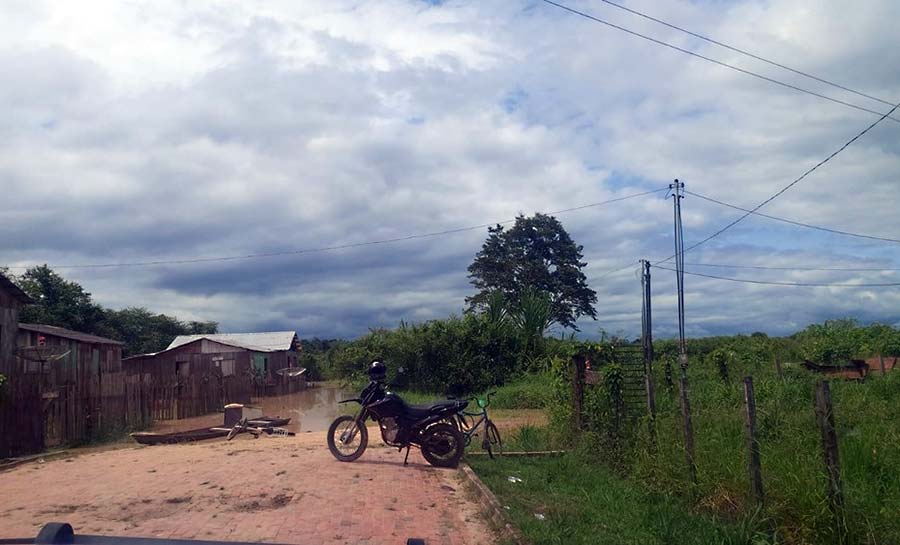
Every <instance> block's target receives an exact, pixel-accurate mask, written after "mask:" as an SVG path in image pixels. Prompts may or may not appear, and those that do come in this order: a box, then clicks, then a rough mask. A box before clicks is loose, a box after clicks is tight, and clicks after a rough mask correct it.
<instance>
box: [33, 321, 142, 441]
mask: <svg viewBox="0 0 900 545" xmlns="http://www.w3.org/2000/svg"><path fill="white" fill-rule="evenodd" d="M16 340H17V344H18V350H19V357H17V358H16V359H17V360H18V363H17V370H18V373H20V374H21V376H22V377H23V378H25V379H26V380H29V381H30V382H31V383H32V384H37V385H38V386H39V388H40V392H41V399H42V411H41V412H42V420H43V423H42V427H43V436H44V446H45V447H55V446H58V445H61V444H64V443H78V442H84V441H90V440H92V439H96V438H98V437H103V436H106V435H109V434H112V433H114V432H117V431H121V430H123V429H125V428H127V427H139V426H140V425H142V424H143V423H144V420H145V418H144V417H143V416H142V415H140V408H139V407H132V409H134V410H135V411H137V412H138V415H137V416H135V415H132V418H130V419H129V418H128V413H129V411H128V409H127V407H126V400H125V384H124V378H125V377H124V374H123V373H122V343H121V342H119V341H116V340H113V339H107V338H105V337H99V336H97V335H90V334H87V333H81V332H79V331H72V330H70V329H65V328H62V327H55V326H50V325H43V324H22V323H20V324H19V330H18V336H17V339H16ZM33 347H45V348H50V350H49V351H47V354H48V355H49V357H40V358H34V357H31V356H27V357H26V351H27V349H28V348H33ZM132 412H133V411H132Z"/></svg>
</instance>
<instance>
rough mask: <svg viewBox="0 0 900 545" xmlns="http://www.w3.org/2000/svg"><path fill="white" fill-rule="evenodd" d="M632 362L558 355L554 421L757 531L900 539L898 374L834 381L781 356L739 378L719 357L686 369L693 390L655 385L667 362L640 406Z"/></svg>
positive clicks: (609, 354) (665, 488)
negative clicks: (631, 397) (633, 398)
mask: <svg viewBox="0 0 900 545" xmlns="http://www.w3.org/2000/svg"><path fill="white" fill-rule="evenodd" d="M629 348H630V347H629ZM629 358H631V355H630V354H629V349H624V350H623V349H615V348H612V347H598V348H595V349H593V350H592V351H591V350H589V351H584V350H582V351H581V352H579V353H578V354H577V355H575V356H573V357H571V358H570V359H568V360H563V359H559V360H558V361H556V362H555V363H554V377H555V388H554V392H555V398H556V401H557V403H556V404H555V408H553V409H551V413H552V414H551V419H552V420H553V422H554V424H555V428H556V429H567V430H572V434H573V435H575V436H577V437H579V439H580V442H582V443H583V444H586V445H587V446H589V447H590V450H591V451H592V452H594V453H596V456H598V458H599V459H600V460H601V461H602V462H604V463H607V464H610V465H612V466H613V467H615V468H617V469H619V470H620V471H623V472H625V473H627V474H629V475H631V476H633V477H634V478H636V479H639V480H641V481H643V482H646V483H647V484H648V486H650V487H651V488H653V489H656V490H658V491H661V492H665V493H670V494H673V495H679V496H684V497H688V498H690V500H691V501H693V502H695V504H696V505H697V506H698V508H700V509H701V510H706V511H709V512H712V513H714V514H717V515H720V516H726V517H728V518H731V519H743V520H747V521H749V522H750V523H752V524H754V525H756V526H758V528H759V530H760V532H761V535H764V534H768V535H769V536H770V537H771V536H773V535H778V536H779V538H780V539H781V540H784V539H787V540H788V541H789V542H801V543H805V542H814V543H820V542H821V543H825V542H829V543H882V542H900V489H898V487H897V486H896V485H895V483H897V482H900V467H898V466H897V464H896V463H895V456H896V448H897V447H896V445H897V444H898V442H900V419H898V418H896V412H895V409H896V406H897V404H898V403H900V373H889V374H887V376H873V377H870V378H868V379H867V380H866V381H865V382H860V381H856V382H850V381H836V382H829V381H827V380H821V379H817V377H815V376H814V375H812V374H810V373H808V372H806V371H803V370H800V369H794V368H787V369H785V368H784V367H783V366H782V365H781V364H780V362H779V364H778V365H776V366H772V368H771V369H770V368H769V367H768V366H766V367H761V366H758V365H757V366H750V367H749V368H746V369H741V371H743V372H742V373H741V374H740V375H736V376H741V375H743V376H744V377H743V379H742V380H734V379H733V378H730V377H731V376H732V375H734V371H736V369H727V365H728V364H727V363H720V362H718V361H717V360H718V358H714V359H713V363H714V364H713V365H696V366H694V367H692V368H691V369H689V370H688V375H689V378H690V381H689V382H690V385H691V386H690V389H689V390H686V389H683V388H681V387H679V388H677V390H678V391H674V390H673V389H664V390H663V391H661V392H660V393H655V392H654V388H653V386H654V383H656V382H660V383H662V382H663V381H664V380H665V369H662V370H660V369H657V370H656V372H655V373H654V372H653V370H652V365H648V366H647V367H646V369H649V370H650V375H649V376H647V375H645V376H644V377H642V378H648V379H650V380H645V381H643V383H644V401H645V404H644V406H643V410H642V411H634V410H633V409H634V406H635V404H634V403H633V402H631V403H629V401H628V400H627V399H626V397H625V391H626V388H629V387H633V386H634V384H636V383H638V380H637V379H635V378H633V377H629V376H627V374H626V376H624V377H623V365H625V366H626V367H627V361H628V359H629ZM586 361H587V362H589V364H590V366H591V370H590V371H587V370H586V369H585V362H586ZM591 375H593V378H594V379H595V380H591V378H592V377H591ZM591 382H595V383H594V384H591ZM686 383H687V381H685V382H682V383H681V384H682V385H684V384H686ZM654 394H655V395H654ZM685 401H686V402H688V403H689V404H690V406H691V408H692V414H691V420H688V422H692V424H693V426H692V428H693V429H692V430H691V429H686V419H685V418H684V412H683V402H685ZM691 443H693V448H688V447H689V446H690V445H691ZM686 453H689V454H690V455H689V456H686Z"/></svg>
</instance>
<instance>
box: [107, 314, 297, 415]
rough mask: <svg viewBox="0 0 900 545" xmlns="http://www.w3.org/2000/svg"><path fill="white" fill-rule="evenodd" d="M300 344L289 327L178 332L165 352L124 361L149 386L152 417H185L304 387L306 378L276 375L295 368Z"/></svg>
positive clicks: (129, 371)
mask: <svg viewBox="0 0 900 545" xmlns="http://www.w3.org/2000/svg"><path fill="white" fill-rule="evenodd" d="M299 346H300V343H299V341H298V339H297V334H296V333H295V332H293V331H282V332H270V333H231V334H209V335H180V336H178V337H176V338H175V339H174V340H173V341H172V342H171V343H170V344H169V346H168V347H167V348H166V349H165V350H163V351H161V352H156V353H152V354H141V355H138V356H132V357H130V358H126V359H125V360H124V362H123V365H124V369H125V372H126V373H128V374H129V375H132V376H138V377H141V380H142V381H143V382H145V383H150V384H152V385H153V387H154V389H155V390H156V394H154V398H155V400H156V401H155V403H156V409H155V411H154V415H155V417H156V418H160V419H167V418H188V417H191V416H198V415H201V414H205V413H208V412H212V411H217V410H222V408H223V407H224V406H225V405H227V404H228V403H249V402H250V399H251V397H254V396H255V397H260V396H264V395H279V394H286V393H291V392H295V391H298V390H300V389H302V388H304V387H305V386H306V379H305V377H295V378H291V377H288V376H287V375H286V374H284V373H279V371H280V370H282V369H285V368H292V367H296V366H297V358H298V352H299Z"/></svg>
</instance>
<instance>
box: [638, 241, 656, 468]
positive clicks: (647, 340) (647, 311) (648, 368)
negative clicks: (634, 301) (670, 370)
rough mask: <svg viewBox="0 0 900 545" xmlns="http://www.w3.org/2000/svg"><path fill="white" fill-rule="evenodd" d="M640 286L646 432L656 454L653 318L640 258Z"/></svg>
mask: <svg viewBox="0 0 900 545" xmlns="http://www.w3.org/2000/svg"><path fill="white" fill-rule="evenodd" d="M641 287H642V288H643V290H642V291H643V299H644V304H643V306H642V307H641V346H642V348H643V349H644V350H643V351H644V391H645V393H646V396H647V415H648V416H649V417H650V418H649V419H647V434H648V437H649V439H650V453H651V454H653V455H655V454H656V386H655V384H654V383H653V320H652V313H651V307H650V262H649V261H647V260H646V259H642V260H641Z"/></svg>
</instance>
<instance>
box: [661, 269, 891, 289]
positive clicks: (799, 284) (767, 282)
mask: <svg viewBox="0 0 900 545" xmlns="http://www.w3.org/2000/svg"><path fill="white" fill-rule="evenodd" d="M656 267H657V268H659V269H662V270H664V271H672V272H678V271H676V270H675V269H670V268H669V267H660V266H659V265H657V266H656ZM682 272H683V273H684V274H690V275H693V276H702V277H704V278H712V279H715V280H728V281H729V282H742V283H745V284H765V285H770V286H794V287H807V288H838V287H840V288H885V287H895V286H900V282H884V283H876V284H829V283H819V282H777V281H770V280H750V279H746V278H730V277H727V276H716V275H713V274H704V273H698V272H691V271H682Z"/></svg>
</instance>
